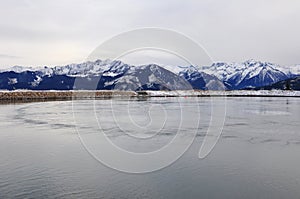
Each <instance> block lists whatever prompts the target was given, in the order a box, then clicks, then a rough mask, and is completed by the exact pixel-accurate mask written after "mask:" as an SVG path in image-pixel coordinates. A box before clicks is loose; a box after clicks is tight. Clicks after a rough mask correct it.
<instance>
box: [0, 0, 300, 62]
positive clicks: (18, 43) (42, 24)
mask: <svg viewBox="0 0 300 199" xmlns="http://www.w3.org/2000/svg"><path fill="white" fill-rule="evenodd" d="M299 10H300V1H297V0H290V1H286V0H266V1H260V0H252V1H249V0H247V1H245V0H228V1H223V0H203V1H198V0H187V1H174V0H165V1H158V0H153V1H140V0H101V1H96V0H85V1H84V0H72V1H71V0H60V1H58V0H51V1H46V0H44V1H40V0H9V1H8V0H7V1H4V0H3V1H1V6H0V29H1V31H0V43H1V45H0V54H2V56H0V67H5V66H11V65H31V66H41V65H50V66H54V65H62V64H68V63H71V62H81V61H84V60H85V58H86V57H87V56H88V55H89V54H90V53H91V52H92V51H93V50H94V49H95V48H96V47H97V46H98V45H99V44H100V43H101V42H103V41H105V40H106V39H108V38H110V37H112V36H113V35H116V34H119V33H121V32H124V31H128V30H132V29H135V28H141V27H160V28H168V29H172V30H175V31H179V32H181V33H183V34H186V35H187V36H189V37H191V38H193V39H194V40H196V41H197V42H198V43H200V44H201V45H203V46H204V47H205V48H206V50H207V51H208V52H209V54H210V56H211V57H212V58H213V59H214V60H215V61H244V60H246V59H249V58H254V59H260V60H264V61H270V62H276V63H279V64H296V63H300V56H299V55H298V52H300V37H299V35H300V21H299V19H300V12H299ZM3 55H8V56H3ZM15 57H20V58H19V59H15Z"/></svg>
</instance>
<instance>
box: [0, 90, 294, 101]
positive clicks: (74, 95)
mask: <svg viewBox="0 0 300 199" xmlns="http://www.w3.org/2000/svg"><path fill="white" fill-rule="evenodd" d="M140 96H143V97H222V96H227V97H300V91H282V90H271V91H268V90H259V91H248V90H247V91H246V90H236V91H200V90H194V91H192V90H179V91H138V92H134V91H117V90H98V91H92V90H90V91H83V90H80V91H55V90H51V91H30V90H16V91H0V100H35V99H45V100H47V99H69V100H70V99H93V98H107V97H140Z"/></svg>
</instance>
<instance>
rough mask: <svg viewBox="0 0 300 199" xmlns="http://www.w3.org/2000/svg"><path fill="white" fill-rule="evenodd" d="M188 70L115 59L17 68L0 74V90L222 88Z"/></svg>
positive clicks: (209, 79) (214, 82)
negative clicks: (170, 69) (128, 62)
mask: <svg viewBox="0 0 300 199" xmlns="http://www.w3.org/2000/svg"><path fill="white" fill-rule="evenodd" d="M188 68H189V69H187V68H186V67H183V68H177V69H179V70H177V71H176V72H175V73H174V71H169V70H166V69H165V68H163V67H160V66H158V65H155V64H149V65H142V66H131V65H128V64H125V63H123V62H121V61H118V60H116V61H111V60H104V61H101V60H96V61H95V62H85V63H81V64H70V65H66V66H57V67H54V68H49V67H43V68H37V69H33V68H25V67H24V68H23V67H19V66H18V67H13V68H11V69H9V70H8V71H4V72H1V73H0V80H1V81H0V89H5V90H14V89H29V90H72V89H88V90H95V89H98V90H101V89H104V90H111V89H118V90H187V89H193V88H194V89H204V90H206V89H217V88H219V87H220V85H222V82H221V81H219V80H218V79H217V78H216V77H214V76H212V75H208V74H206V73H203V72H199V71H197V69H196V68H194V67H188ZM74 83H75V85H74Z"/></svg>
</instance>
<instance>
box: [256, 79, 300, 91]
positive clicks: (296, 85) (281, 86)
mask: <svg viewBox="0 0 300 199" xmlns="http://www.w3.org/2000/svg"><path fill="white" fill-rule="evenodd" d="M260 89H264V90H272V89H278V90H295V91H300V76H297V77H294V78H291V79H287V80H283V81H280V82H277V83H275V84H272V85H269V86H265V87H262V88H260Z"/></svg>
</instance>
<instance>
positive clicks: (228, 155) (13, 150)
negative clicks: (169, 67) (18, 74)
mask: <svg viewBox="0 0 300 199" xmlns="http://www.w3.org/2000/svg"><path fill="white" fill-rule="evenodd" d="M195 99H196V98H183V97H182V98H145V99H107V100H97V101H92V100H81V101H76V102H74V103H72V101H52V102H51V101H49V102H34V103H26V104H6V105H4V104H3V105H0V151H1V159H0V198H299V197H300V170H299V168H300V122H299V118H300V98H271V97H269V98H261V97H255V98H254V97H253V98H227V100H226V110H227V112H226V118H225V124H224V128H223V133H222V135H221V137H220V139H219V140H218V142H217V144H216V146H215V147H214V148H213V150H212V152H211V153H210V154H209V155H208V156H207V157H206V158H204V159H199V158H198V153H199V148H200V146H201V144H202V141H203V138H204V136H205V134H206V132H207V128H208V127H209V121H210V118H211V99H210V98H197V100H195ZM217 100H223V99H222V98H219V99H217ZM74 105H75V106H74ZM194 107H197V108H199V109H197V108H194ZM91 108H92V109H91ZM182 110H184V111H185V112H186V113H185V114H187V115H185V118H188V121H189V120H191V121H192V120H193V119H194V118H195V116H196V115H198V114H200V118H201V119H200V121H199V127H198V129H195V128H193V127H191V126H190V127H189V125H181V126H180V125H179V124H180V121H181V120H182V118H181V117H180V116H181V115H180V114H179V113H180V112H181V111H182ZM198 111H199V112H198ZM74 115H75V116H76V118H75V120H74ZM189 117H190V118H189ZM133 124H134V125H133ZM100 128H101V130H102V131H103V132H104V133H105V135H107V137H108V138H109V139H110V140H111V141H112V142H113V143H114V144H115V145H117V146H119V147H121V148H123V149H125V150H128V151H133V152H136V153H145V152H151V151H153V150H156V149H159V148H161V147H163V146H165V145H166V144H167V143H169V142H170V141H171V140H172V138H173V137H174V136H175V134H176V133H177V130H178V129H180V130H181V131H183V132H186V134H187V135H189V133H190V132H192V131H195V130H196V131H197V136H196V137H195V140H194V142H193V143H192V145H191V147H190V148H189V149H188V150H187V151H186V152H185V153H184V155H183V156H182V157H181V158H179V159H178V160H177V161H176V162H174V163H173V164H171V165H170V166H168V167H166V168H163V169H161V170H158V171H154V172H150V173H146V174H129V173H124V172H120V171H117V170H114V169H111V168H109V167H107V166H105V165H103V164H101V163H100V162H99V161H97V160H96V159H95V158H94V157H93V156H92V155H91V154H90V153H88V152H87V148H86V147H85V146H84V145H83V144H82V142H81V140H80V138H79V136H78V133H77V132H76V129H77V130H79V131H80V133H83V134H87V135H89V136H91V138H93V136H94V135H95V136H96V135H97V134H98V133H101V132H99V131H100ZM140 129H143V130H140ZM95 138H96V137H95ZM136 138H138V139H136ZM95 141H96V142H97V140H96V139H95ZM99 143H100V144H101V140H99ZM100 148H101V147H100ZM103 150H105V148H104V149H103Z"/></svg>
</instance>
